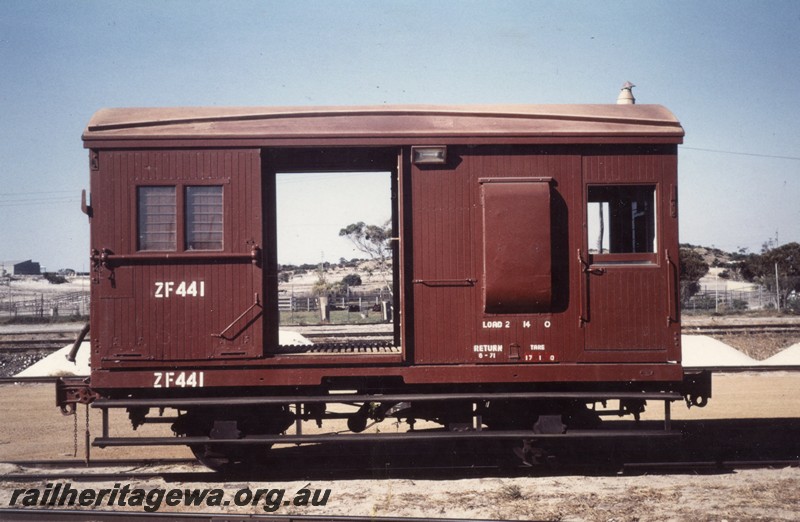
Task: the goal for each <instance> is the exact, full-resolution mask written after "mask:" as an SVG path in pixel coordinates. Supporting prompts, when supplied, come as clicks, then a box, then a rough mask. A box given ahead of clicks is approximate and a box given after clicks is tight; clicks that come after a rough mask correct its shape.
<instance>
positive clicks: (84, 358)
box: [15, 341, 91, 377]
mask: <svg viewBox="0 0 800 522" xmlns="http://www.w3.org/2000/svg"><path fill="white" fill-rule="evenodd" d="M71 349H72V345H71V344H69V345H67V346H65V347H63V348H61V349H60V350H58V351H56V352H53V353H51V354H50V355H48V356H47V357H45V358H44V359H42V360H41V361H39V362H37V363H35V364H32V365H31V366H28V367H27V368H25V369H24V370H22V371H21V372H19V373H18V374H17V375H15V377H64V376H72V375H76V376H86V375H89V351H90V350H91V348H90V347H89V341H84V342H83V344H81V348H80V349H79V350H78V354H77V356H76V357H75V362H74V363H71V362H69V361H68V360H67V354H68V353H69V351H70V350H71Z"/></svg>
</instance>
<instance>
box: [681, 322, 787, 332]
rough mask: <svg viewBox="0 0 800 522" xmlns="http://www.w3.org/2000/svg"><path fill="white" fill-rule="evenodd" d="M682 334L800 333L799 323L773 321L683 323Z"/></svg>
mask: <svg viewBox="0 0 800 522" xmlns="http://www.w3.org/2000/svg"><path fill="white" fill-rule="evenodd" d="M681 332H682V333H683V334H684V335H691V334H701V335H712V334H713V335H739V334H747V335H758V334H774V333H790V334H798V335H800V324H791V323H783V324H773V323H751V324H736V325H714V324H703V325H684V326H683V327H682V328H681Z"/></svg>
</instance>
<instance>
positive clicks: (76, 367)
mask: <svg viewBox="0 0 800 522" xmlns="http://www.w3.org/2000/svg"><path fill="white" fill-rule="evenodd" d="M279 342H280V343H281V344H282V345H291V346H298V345H309V344H314V343H312V342H311V341H309V340H308V339H306V338H305V337H303V336H302V335H300V334H299V333H297V332H290V331H284V330H281V331H280V334H279ZM71 349H72V345H71V344H70V345H68V346H65V347H63V348H61V349H60V350H58V351H56V352H53V353H51V354H50V355H48V356H47V357H45V358H44V359H42V360H40V361H39V362H37V363H35V364H32V365H31V366H28V367H27V368H26V369H24V370H22V371H21V372H19V373H18V374H16V375H15V377H64V376H73V375H75V376H87V375H89V373H90V368H89V350H90V348H89V341H85V342H84V343H83V344H82V345H81V348H80V350H78V355H77V356H76V357H75V362H74V363H71V362H69V361H67V354H68V353H69V351H70V350H71Z"/></svg>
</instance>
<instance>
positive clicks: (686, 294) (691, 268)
mask: <svg viewBox="0 0 800 522" xmlns="http://www.w3.org/2000/svg"><path fill="white" fill-rule="evenodd" d="M680 262H681V300H682V302H683V303H684V304H686V303H688V302H689V299H690V298H691V297H692V296H693V295H694V294H696V293H697V292H699V291H700V283H699V281H700V278H702V277H703V276H704V275H706V274H707V273H708V263H706V262H705V260H704V259H703V256H701V255H700V254H698V253H697V252H695V251H694V250H692V249H691V248H681V250H680Z"/></svg>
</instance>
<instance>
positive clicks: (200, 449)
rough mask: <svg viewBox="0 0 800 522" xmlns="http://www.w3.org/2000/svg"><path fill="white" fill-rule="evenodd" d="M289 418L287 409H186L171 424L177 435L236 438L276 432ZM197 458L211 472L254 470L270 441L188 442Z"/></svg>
mask: <svg viewBox="0 0 800 522" xmlns="http://www.w3.org/2000/svg"><path fill="white" fill-rule="evenodd" d="M292 421H293V417H292V416H291V414H290V413H289V411H288V409H287V408H283V407H279V408H274V407H273V408H263V409H260V410H252V409H247V410H245V409H230V408H228V409H217V408H214V409H212V408H203V409H194V410H191V411H187V412H186V413H184V414H183V415H180V416H179V417H178V419H177V420H176V421H175V423H174V424H173V425H172V430H173V431H174V432H175V434H176V435H178V436H186V437H208V438H210V439H228V440H230V439H240V438H243V437H247V436H253V435H277V434H280V433H282V432H284V431H285V430H286V428H287V427H288V426H289V425H290V424H291V423H292ZM188 446H189V449H191V450H192V453H194V456H195V457H196V458H197V460H198V461H199V462H200V463H201V464H203V465H205V466H207V467H209V468H211V469H213V470H214V471H226V472H229V471H233V470H243V469H256V468H258V467H260V466H263V465H264V464H265V463H266V461H267V458H268V456H269V448H270V447H272V444H258V445H238V444H209V443H202V444H189V445H188Z"/></svg>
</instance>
